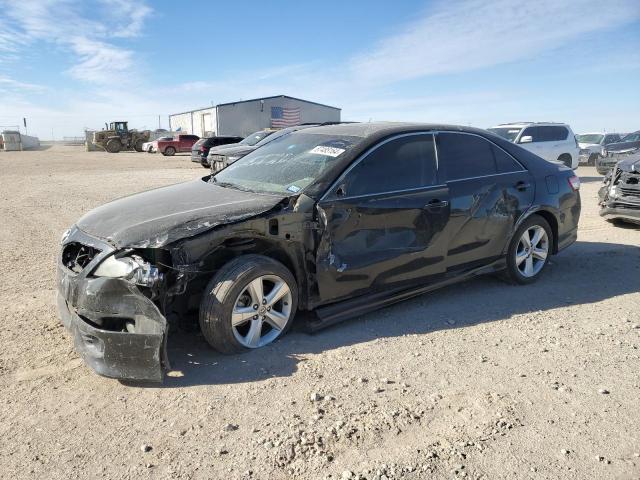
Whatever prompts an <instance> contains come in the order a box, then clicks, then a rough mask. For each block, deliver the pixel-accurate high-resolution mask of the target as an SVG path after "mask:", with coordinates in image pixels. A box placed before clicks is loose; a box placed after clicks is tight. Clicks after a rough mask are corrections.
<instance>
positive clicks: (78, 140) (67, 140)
mask: <svg viewBox="0 0 640 480" xmlns="http://www.w3.org/2000/svg"><path fill="white" fill-rule="evenodd" d="M84 141H85V137H62V142H63V143H64V144H65V145H84Z"/></svg>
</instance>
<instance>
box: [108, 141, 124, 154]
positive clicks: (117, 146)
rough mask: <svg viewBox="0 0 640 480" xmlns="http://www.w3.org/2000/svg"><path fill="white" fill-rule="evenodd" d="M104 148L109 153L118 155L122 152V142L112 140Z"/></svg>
mask: <svg viewBox="0 0 640 480" xmlns="http://www.w3.org/2000/svg"><path fill="white" fill-rule="evenodd" d="M104 148H105V150H106V151H107V152H109V153H118V152H119V151H120V150H122V142H121V141H120V139H118V138H110V139H109V140H107V144H106V145H105V146H104Z"/></svg>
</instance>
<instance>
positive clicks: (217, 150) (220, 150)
mask: <svg viewBox="0 0 640 480" xmlns="http://www.w3.org/2000/svg"><path fill="white" fill-rule="evenodd" d="M239 146H240V147H242V148H247V147H248V145H234V144H227V145H219V146H217V147H211V150H209V155H224V154H225V153H227V150H229V149H231V148H238V147H239Z"/></svg>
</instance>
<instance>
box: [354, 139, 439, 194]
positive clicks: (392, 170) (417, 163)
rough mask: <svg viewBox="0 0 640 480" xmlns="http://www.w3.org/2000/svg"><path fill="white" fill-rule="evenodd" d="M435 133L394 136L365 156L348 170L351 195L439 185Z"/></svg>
mask: <svg viewBox="0 0 640 480" xmlns="http://www.w3.org/2000/svg"><path fill="white" fill-rule="evenodd" d="M436 178H437V167H436V155H435V148H434V145H433V135H430V134H421V135H409V136H406V137H401V138H397V139H395V140H391V141H389V142H387V143H385V144H383V145H382V146H380V147H378V148H377V149H375V150H374V151H373V152H371V153H370V154H369V155H367V156H366V157H364V158H363V159H362V160H361V161H360V162H359V163H358V164H357V165H356V166H355V167H354V168H353V169H351V171H350V172H349V173H348V174H347V176H346V178H345V182H344V189H345V194H346V195H347V196H356V195H366V194H374V193H384V192H392V191H396V190H405V189H410V188H420V187H425V186H430V185H435V183H436Z"/></svg>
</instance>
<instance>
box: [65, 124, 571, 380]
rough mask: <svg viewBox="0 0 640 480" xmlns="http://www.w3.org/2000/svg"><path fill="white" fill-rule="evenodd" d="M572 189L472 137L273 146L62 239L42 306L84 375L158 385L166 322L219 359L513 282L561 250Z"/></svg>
mask: <svg viewBox="0 0 640 480" xmlns="http://www.w3.org/2000/svg"><path fill="white" fill-rule="evenodd" d="M579 185H580V184H579V180H578V178H577V177H576V176H575V175H574V173H573V171H572V170H571V169H569V168H567V167H565V166H563V165H559V164H554V163H550V162H547V161H545V160H543V159H541V158H540V157H538V156H536V155H534V154H532V153H530V152H528V151H526V150H524V149H522V148H521V147H519V146H518V145H515V144H512V143H510V142H508V141H506V140H503V139H502V138H500V137H497V136H495V135H493V134H491V133H489V132H487V131H484V130H477V129H472V128H465V127H456V126H447V125H423V124H389V123H380V124H377V123H362V124H346V125H333V126H320V127H312V128H307V129H304V130H300V131H297V132H292V133H290V134H288V135H284V136H282V137H280V138H278V139H276V140H274V141H273V142H270V143H269V144H267V145H265V146H263V147H262V148H259V149H257V150H255V151H253V152H251V153H249V154H248V155H246V156H245V157H243V158H241V159H240V160H238V161H237V162H235V163H233V164H232V165H230V166H229V167H227V168H225V169H224V170H222V171H221V172H219V173H217V174H215V175H213V176H208V177H204V178H202V179H197V180H194V181H190V182H187V183H182V184H177V185H173V186H169V187H163V188H159V189H156V190H151V191H148V192H144V193H140V194H137V195H132V196H128V197H125V198H122V199H120V200H116V201H114V202H111V203H109V204H106V205H104V206H102V207H99V208H97V209H95V210H93V211H91V212H89V213H88V214H86V215H85V216H84V217H82V218H81V219H80V220H79V221H78V222H77V223H76V224H75V225H74V226H73V227H72V228H71V229H70V230H69V231H68V232H66V233H65V235H64V237H63V240H62V250H61V255H60V258H59V262H58V306H59V309H60V314H61V317H62V321H63V323H64V324H65V325H66V326H67V328H68V329H69V330H70V331H71V332H72V334H73V336H74V338H75V345H76V348H77V349H78V351H79V352H80V354H81V355H82V357H83V358H84V359H85V361H86V362H87V363H88V364H89V365H90V366H91V367H92V368H94V369H95V370H96V371H97V372H98V373H100V374H102V375H106V376H109V377H117V378H128V379H144V380H156V381H160V380H162V377H163V369H165V368H167V367H168V360H167V350H166V345H167V335H168V331H169V324H170V323H180V322H188V321H189V319H190V318H193V321H194V322H197V323H199V326H200V328H201V331H202V333H203V335H204V337H205V338H206V340H207V341H208V342H209V343H210V344H211V346H212V347H213V348H215V349H216V350H218V351H220V352H223V353H233V352H239V351H243V350H247V349H254V348H258V347H263V346H265V345H268V344H270V343H272V342H273V341H275V340H276V339H278V338H280V337H281V336H282V335H283V334H284V333H285V332H286V331H287V330H288V329H289V328H290V326H291V324H292V322H293V320H294V317H295V316H296V312H298V311H310V312H313V313H314V315H306V317H307V318H308V319H306V321H307V322H308V325H307V326H308V328H309V329H310V330H316V329H319V328H322V327H325V326H327V325H330V324H332V323H335V322H338V321H341V320H343V319H345V318H348V317H351V316H354V315H358V314H362V313H366V312H369V311H372V310H374V309H378V308H381V307H383V306H385V305H389V304H391V303H393V302H397V301H399V300H403V299H406V298H409V297H412V296H415V295H419V294H422V293H425V292H428V291H431V290H434V289H436V288H439V287H441V286H444V285H449V284H451V283H454V282H457V281H461V280H464V279H468V278H471V277H474V276H476V275H480V274H487V273H499V274H500V275H502V276H503V277H504V278H505V279H508V280H509V281H510V282H512V283H515V284H527V283H530V282H533V281H534V280H536V279H537V278H538V277H540V275H541V274H542V272H543V270H544V268H545V266H546V265H547V262H548V261H549V257H550V256H551V255H554V254H556V253H558V252H559V251H561V250H562V249H564V248H566V247H567V246H569V245H571V244H572V243H573V242H574V241H575V240H576V234H577V229H578V219H579V216H580V195H579V192H578V189H579Z"/></svg>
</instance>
